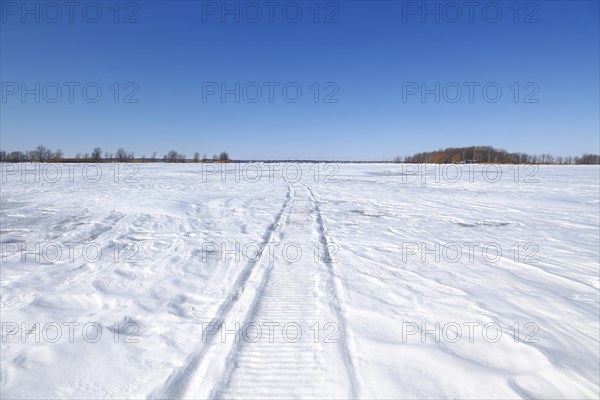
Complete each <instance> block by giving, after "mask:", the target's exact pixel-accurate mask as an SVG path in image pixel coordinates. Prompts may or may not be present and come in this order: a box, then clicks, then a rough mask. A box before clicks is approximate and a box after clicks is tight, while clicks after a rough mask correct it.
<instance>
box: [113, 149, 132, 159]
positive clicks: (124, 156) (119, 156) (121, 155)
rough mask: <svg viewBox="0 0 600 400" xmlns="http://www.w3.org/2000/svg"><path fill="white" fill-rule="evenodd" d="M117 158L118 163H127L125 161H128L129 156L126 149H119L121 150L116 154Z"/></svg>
mask: <svg viewBox="0 0 600 400" xmlns="http://www.w3.org/2000/svg"><path fill="white" fill-rule="evenodd" d="M115 157H116V159H117V161H118V162H125V161H127V160H128V158H129V154H127V151H125V149H124V148H122V147H119V149H118V150H117V152H116V153H115Z"/></svg>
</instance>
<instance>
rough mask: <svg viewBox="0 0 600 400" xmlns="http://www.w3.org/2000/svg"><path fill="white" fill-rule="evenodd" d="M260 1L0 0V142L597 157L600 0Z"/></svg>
mask: <svg viewBox="0 0 600 400" xmlns="http://www.w3.org/2000/svg"><path fill="white" fill-rule="evenodd" d="M249 3H250V4H248V2H227V6H226V7H227V8H228V10H229V13H227V10H225V11H226V12H225V13H223V11H224V10H223V4H225V3H223V2H221V1H219V2H204V1H172V2H164V1H138V2H120V3H115V1H97V2H84V1H81V2H79V5H78V6H74V8H72V9H69V8H68V7H67V6H65V5H64V4H63V2H62V1H60V2H36V1H30V2H27V3H26V4H27V5H26V7H27V8H28V9H23V7H24V6H23V4H24V3H23V2H21V1H17V2H13V1H5V0H2V1H1V6H2V7H1V12H2V15H1V18H2V19H1V21H2V24H1V38H0V44H1V50H0V56H1V57H0V72H1V81H2V99H1V101H2V102H1V103H0V105H1V107H2V112H1V118H0V128H1V137H0V146H1V147H2V149H4V150H14V149H20V150H25V149H33V148H34V147H35V146H36V145H38V144H44V145H46V146H47V147H50V148H52V149H56V148H61V149H62V150H63V151H64V152H65V154H66V155H74V154H75V153H76V152H82V153H84V152H90V151H91V149H92V148H93V147H96V146H100V147H102V148H103V149H104V150H108V151H111V152H114V151H115V150H116V149H117V148H118V147H124V148H126V149H128V150H130V151H134V152H135V154H136V156H141V155H150V154H151V153H152V152H153V151H157V152H158V153H159V155H162V154H164V153H165V152H166V151H168V150H169V149H176V150H178V151H181V152H183V153H185V154H186V155H187V156H188V157H191V156H192V155H193V153H194V152H195V151H198V152H200V153H201V154H207V155H212V154H213V153H217V152H220V151H222V150H227V151H228V152H229V153H230V155H231V156H232V157H233V158H237V159H256V158H258V159H268V158H313V159H340V160H343V159H365V160H377V159H392V158H393V157H394V156H396V155H405V154H412V153H415V152H419V151H427V150H434V149H438V148H441V147H446V146H462V145H478V144H481V145H493V146H496V147H500V148H505V149H507V150H509V151H524V152H531V153H551V154H555V155H569V154H571V155H578V154H580V153H582V152H599V151H600V150H599V147H600V138H599V136H600V133H599V132H600V127H599V120H600V116H599V109H600V104H599V70H600V65H599V63H600V56H599V47H600V46H599V37H600V32H599V20H600V12H599V2H597V1H565V2H562V1H537V2H519V3H516V2H514V1H497V2H486V1H480V2H476V3H477V4H476V5H473V8H472V9H471V10H469V8H468V7H467V6H465V5H464V2H463V1H459V2H436V1H429V2H426V3H423V2H421V1H419V2H410V1H409V2H404V1H397V2H394V1H371V2H363V1H338V2H326V1H322V2H318V3H316V2H314V1H297V2H285V1H279V2H276V3H278V4H277V5H271V4H272V3H274V2H271V3H269V2H249ZM423 7H427V9H426V10H424V9H423ZM28 10H29V11H28ZM256 10H260V12H261V15H258V14H257V13H256ZM317 10H318V12H317ZM438 10H439V11H438ZM98 11H99V12H100V13H101V15H98V14H97V12H98ZM270 11H272V14H270ZM298 11H300V12H301V15H299V16H297V12H298ZM424 11H425V13H423V12H424ZM71 12H72V14H71V15H70V13H71ZM457 12H460V14H458V13H457ZM498 12H499V13H500V14H498ZM58 13H60V14H58ZM97 15H98V16H97ZM36 18H37V19H38V20H37V21H36ZM236 18H237V19H238V20H237V21H236ZM436 18H437V20H436ZM95 20H96V22H93V21H95ZM115 21H117V22H115ZM315 21H317V22H315ZM36 82H39V87H36ZM236 82H237V83H239V90H237V95H238V96H239V102H236V93H235V92H236ZM436 85H438V86H436ZM57 87H59V88H61V92H60V93H59V92H58V91H57ZM69 87H70V88H72V93H71V94H72V95H73V97H72V98H69V94H70V93H69ZM84 87H86V90H85V91H84V90H83V88H84ZM284 87H285V88H286V89H285V91H284ZM436 87H437V88H439V90H436ZM98 88H99V89H100V90H101V97H99V98H97V99H96V98H95V97H96V90H97V89H98ZM257 88H258V89H260V93H261V97H260V98H258V97H257V96H258V93H259V92H258V91H257ZM298 88H299V89H300V90H301V95H299V96H298V95H297V93H298V92H297V90H298ZM457 88H460V89H461V92H460V93H459V92H458V91H457ZM469 88H471V89H472V92H471V93H469ZM484 88H485V90H484ZM222 89H225V90H229V92H226V93H228V94H226V95H225V96H224V97H222ZM270 89H272V90H273V91H272V93H269V92H270ZM423 89H425V90H426V92H425V93H426V94H425V95H424V96H422V94H423ZM498 89H500V90H501V95H497V90H498ZM23 90H25V95H23ZM27 90H28V91H29V92H27ZM210 90H212V91H210ZM427 90H428V92H427ZM215 91H216V93H214V92H215ZM436 92H437V93H436ZM117 94H118V98H115V95H117ZM269 94H272V98H271V99H269ZM470 94H471V95H472V98H471V99H470V98H469V97H470V96H469V95H470ZM436 95H437V96H438V97H439V99H436ZM36 96H39V102H36V100H38V99H36ZM86 96H87V97H86ZM95 100H97V101H95ZM115 100H116V101H115ZM126 100H127V101H126ZM436 100H437V101H436ZM129 101H134V102H129ZM135 101H137V102H135Z"/></svg>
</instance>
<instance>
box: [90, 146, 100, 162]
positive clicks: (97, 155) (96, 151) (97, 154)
mask: <svg viewBox="0 0 600 400" xmlns="http://www.w3.org/2000/svg"><path fill="white" fill-rule="evenodd" d="M101 159H102V149H101V148H100V147H96V148H95V149H94V150H92V161H94V162H98V161H100V160H101Z"/></svg>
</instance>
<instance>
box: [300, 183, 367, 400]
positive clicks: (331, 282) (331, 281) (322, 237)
mask: <svg viewBox="0 0 600 400" xmlns="http://www.w3.org/2000/svg"><path fill="white" fill-rule="evenodd" d="M302 185H303V186H304V187H305V189H306V190H307V191H308V193H309V196H310V198H311V200H312V201H313V203H314V205H315V211H316V214H317V225H318V230H319V241H320V244H321V246H322V248H323V252H324V257H323V262H324V263H325V265H326V266H327V271H328V274H327V278H328V287H329V288H330V293H331V294H332V296H333V302H334V304H333V308H334V310H335V313H336V316H337V319H338V323H339V328H340V332H341V335H340V345H341V347H342V354H343V357H344V363H345V365H346V371H347V373H348V379H349V382H350V386H351V387H350V388H351V394H352V395H351V397H352V398H354V399H356V398H358V397H359V394H360V393H359V383H358V375H357V373H356V368H355V363H354V361H353V360H352V355H351V351H350V350H351V349H350V345H349V342H348V329H347V325H346V317H345V316H344V311H343V305H342V300H341V298H340V295H341V293H343V292H342V288H343V286H342V283H341V282H340V281H339V279H336V276H335V273H334V270H333V265H332V260H333V258H332V254H331V253H330V251H329V248H330V247H331V246H330V241H329V240H328V239H327V235H326V234H325V223H324V222H323V214H322V213H321V207H320V206H319V202H318V201H317V198H316V196H315V194H314V192H313V191H312V189H311V188H309V187H308V186H307V185H306V184H304V183H302Z"/></svg>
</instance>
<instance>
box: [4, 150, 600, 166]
mask: <svg viewBox="0 0 600 400" xmlns="http://www.w3.org/2000/svg"><path fill="white" fill-rule="evenodd" d="M289 161H294V160H289ZM0 162H167V163H188V162H196V163H199V162H231V159H230V158H229V154H228V153H227V152H226V151H222V152H221V153H220V154H218V155H217V154H214V155H213V156H212V157H211V158H208V157H207V156H206V154H204V155H203V156H200V153H199V152H195V153H194V156H193V158H191V159H188V158H186V156H185V154H182V153H179V152H178V151H176V150H169V151H168V152H167V153H166V154H164V155H163V157H158V153H157V152H156V151H155V152H153V153H152V154H151V155H150V156H149V157H147V156H146V155H142V156H141V157H138V158H136V157H135V155H134V153H133V152H129V151H127V150H125V149H123V148H119V149H117V151H116V152H115V153H114V154H113V153H110V152H108V151H107V152H104V153H103V152H102V149H101V148H100V147H96V148H94V149H93V150H92V152H91V153H83V154H82V153H77V154H76V155H75V157H64V154H63V151H62V150H61V149H57V150H56V151H52V150H51V149H49V148H47V147H45V146H43V145H40V146H37V147H36V148H35V150H31V151H19V150H16V151H12V152H6V151H3V150H0ZM381 162H384V161H381ZM393 162H394V163H407V164H410V163H414V164H421V163H429V164H451V163H453V164H470V163H494V164H577V165H581V164H584V165H598V164H600V155H599V154H591V153H584V154H582V155H581V156H575V157H573V156H567V157H562V156H558V157H555V156H553V155H551V154H545V153H544V154H540V155H536V154H527V153H509V152H508V151H506V150H503V149H497V148H494V147H492V146H469V147H448V148H446V149H440V150H436V151H429V152H421V153H416V154H414V155H412V156H404V157H399V156H397V157H395V158H394V161H393Z"/></svg>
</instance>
